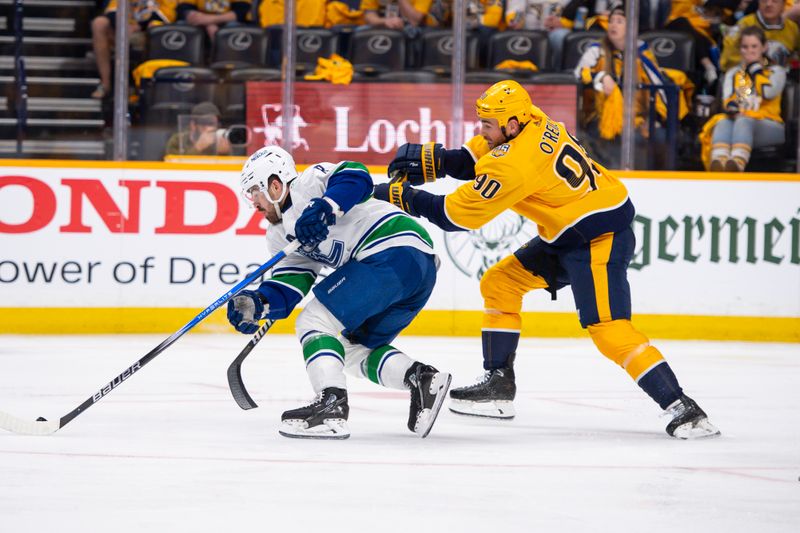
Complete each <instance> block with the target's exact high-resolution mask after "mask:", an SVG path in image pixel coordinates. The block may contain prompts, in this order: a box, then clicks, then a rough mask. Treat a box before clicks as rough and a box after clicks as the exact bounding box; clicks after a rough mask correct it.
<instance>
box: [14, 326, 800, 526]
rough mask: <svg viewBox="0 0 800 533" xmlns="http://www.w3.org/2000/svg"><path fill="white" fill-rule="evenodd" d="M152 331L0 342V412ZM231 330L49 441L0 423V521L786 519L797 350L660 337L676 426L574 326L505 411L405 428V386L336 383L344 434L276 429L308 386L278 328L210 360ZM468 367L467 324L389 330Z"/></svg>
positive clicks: (183, 351)
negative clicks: (680, 430) (499, 416)
mask: <svg viewBox="0 0 800 533" xmlns="http://www.w3.org/2000/svg"><path fill="white" fill-rule="evenodd" d="M164 337H165V336H86V337H81V336H71V337H63V336H53V337H33V336H30V337H24V336H21V337H17V336H3V337H0V410H4V411H7V412H10V413H11V414H13V415H15V416H18V417H26V418H29V419H31V420H33V419H35V418H36V417H38V416H45V417H47V418H48V419H50V420H53V419H56V418H58V417H60V416H63V415H64V414H66V413H67V412H69V411H70V410H71V409H73V408H75V407H76V406H77V405H79V404H80V403H81V402H82V401H83V400H84V399H86V398H87V397H89V396H91V395H92V394H93V393H94V392H95V391H96V390H97V389H99V388H100V387H101V386H102V385H103V384H104V383H106V382H107V381H109V380H110V379H111V378H112V377H114V376H116V375H117V374H118V373H119V372H121V371H122V370H123V369H124V368H126V367H128V366H129V365H130V364H132V363H133V362H134V361H136V360H137V359H138V358H139V357H141V356H142V355H144V354H145V353H147V352H148V351H149V350H150V349H151V348H153V347H154V346H156V345H157V344H158V343H159V342H160V341H161V340H163V338H164ZM247 339H248V337H245V336H240V335H233V334H231V335H199V334H191V333H190V334H188V335H187V336H186V337H184V338H183V339H181V340H180V341H178V343H176V344H175V345H174V346H172V347H171V348H169V349H168V350H167V351H166V352H164V353H163V354H161V355H160V356H158V357H157V358H156V359H155V360H154V361H153V362H152V363H150V364H149V365H148V366H146V367H145V368H143V369H142V370H141V371H140V372H139V373H137V374H136V375H134V376H133V377H132V378H131V379H130V380H129V381H126V382H125V383H123V384H122V385H121V386H120V387H119V388H118V389H116V390H114V391H113V392H112V393H111V394H110V395H109V396H107V397H106V398H104V399H103V400H102V401H101V402H100V403H99V404H98V405H95V406H94V407H92V408H91V409H89V410H88V411H86V412H84V413H83V414H81V415H80V416H78V417H77V418H76V419H75V420H73V421H72V422H71V423H70V424H68V425H67V426H65V427H64V428H63V429H61V430H60V431H58V432H57V433H56V434H54V435H51V436H46V437H27V436H19V435H14V434H10V433H6V432H0V532H2V533H12V532H13V533H21V532H37V533H38V532H61V531H87V532H94V531H113V532H114V533H118V532H143V531H147V532H149V533H158V532H162V531H169V532H176V531H187V532H217V531H225V532H229V533H234V532H236V533H238V532H244V531H263V532H288V531H292V532H294V531H296V532H325V533H327V532H339V531H342V532H344V531H347V532H370V533H372V532H375V533H378V532H389V531H391V532H395V531H397V532H404V533H406V532H414V531H437V532H450V531H452V532H459V533H461V532H498V533H508V532H534V531H537V532H538V531H542V532H572V531H575V532H586V531H600V532H605V531H608V532H612V531H613V532H615V533H623V532H634V531H635V532H654V531H658V532H660V531H664V532H666V531H670V532H680V533H684V532H693V531H698V532H700V531H702V532H708V531H720V532H726V533H727V532H759V533H760V532H770V533H771V532H784V531H785V532H798V531H800V480H799V479H798V476H800V423H799V422H800V414H798V409H799V408H800V405H798V404H799V403H800V402H798V400H799V399H800V346H798V345H789V344H756V343H710V342H708V343H701V342H658V346H659V347H660V348H661V349H662V352H664V353H665V355H666V356H667V359H668V360H669V361H670V363H671V364H672V367H673V368H674V370H675V372H676V374H677V376H678V378H679V380H680V381H681V384H682V385H683V387H684V388H685V390H686V391H687V393H688V394H689V395H691V396H692V397H694V398H695V399H696V400H697V401H698V402H699V404H700V405H701V406H702V407H703V408H704V409H705V410H706V412H707V413H708V414H709V417H710V419H711V421H712V422H713V423H715V424H716V425H717V426H718V427H719V428H720V429H721V430H722V433H723V436H722V437H721V438H718V439H712V440H706V441H691V442H685V441H676V440H674V439H670V438H669V437H667V435H666V434H665V433H664V426H665V425H666V420H665V419H660V418H659V414H660V409H659V408H658V407H657V406H656V405H655V404H654V403H653V402H652V401H651V400H649V399H648V398H647V397H646V396H645V395H644V393H643V392H641V390H640V389H639V388H638V387H637V386H636V385H635V384H634V383H633V382H632V381H631V380H630V379H629V378H628V377H627V375H626V374H625V373H624V372H623V371H622V370H620V369H618V368H617V367H615V366H614V365H613V364H612V363H610V362H609V361H607V360H606V359H604V358H603V357H602V356H601V355H599V354H598V353H597V352H596V351H595V349H594V347H593V345H592V344H591V341H589V340H588V339H575V340H541V339H526V340H523V342H522V344H521V346H520V350H519V356H518V360H517V365H516V368H517V374H518V378H517V383H518V386H519V393H518V396H517V401H516V409H517V417H516V419H514V420H513V421H510V422H502V421H487V420H479V419H474V418H467V417H461V416H458V415H455V414H452V413H450V412H445V411H444V410H443V412H442V413H441V416H440V418H439V420H438V421H437V423H436V426H435V427H434V428H433V431H432V432H431V434H430V436H429V437H428V438H427V439H425V440H422V439H419V438H418V437H416V436H415V435H413V434H412V433H410V432H409V431H408V430H407V429H406V426H405V424H406V418H407V410H408V401H407V393H404V392H400V391H392V390H387V389H382V388H380V387H378V386H377V385H374V384H372V383H369V382H367V381H366V380H357V379H350V382H349V390H350V409H351V414H350V429H351V431H352V437H351V438H350V439H349V440H346V441H338V442H332V441H298V440H293V439H287V438H284V437H281V436H279V435H278V432H277V428H278V423H279V420H280V414H281V412H282V411H283V410H285V409H288V408H293V407H297V406H299V405H300V404H301V403H305V402H306V401H307V400H309V399H310V398H311V396H312V394H311V390H310V386H309V385H308V382H307V379H306V375H305V370H304V368H303V364H302V360H301V359H302V358H301V355H300V353H299V349H298V346H297V343H296V340H295V339H294V338H293V337H290V336H278V335H268V336H267V337H266V338H265V339H264V340H263V341H262V342H261V344H260V345H259V346H258V347H257V348H256V350H255V351H254V352H253V353H252V354H251V356H250V359H248V360H247V361H246V362H245V365H244V376H245V382H246V384H247V385H248V388H249V390H250V392H251V394H252V395H253V397H254V399H255V400H256V402H258V403H259V405H260V407H259V408H258V409H254V410H251V411H242V410H240V409H239V408H238V407H237V406H236V404H235V403H234V402H233V399H232V398H231V397H230V394H229V392H228V390H227V385H226V381H225V370H226V368H227V366H228V364H229V363H230V361H231V360H232V359H233V358H234V356H235V355H236V354H237V353H238V352H239V350H240V349H241V348H242V347H243V346H244V345H245V344H246V342H247ZM396 345H397V346H398V347H400V348H402V349H404V350H405V351H407V352H408V353H409V354H410V355H411V356H412V357H416V358H418V359H420V360H423V361H425V362H428V363H431V364H434V365H436V366H437V367H439V368H440V369H443V370H444V369H446V370H449V371H451V372H452V373H453V375H454V379H453V385H454V386H459V385H464V384H467V383H470V382H472V381H473V378H474V377H475V376H477V375H478V374H480V373H481V370H480V361H481V358H480V340H479V339H478V338H477V337H476V338H402V337H401V338H400V339H398V341H397V342H396Z"/></svg>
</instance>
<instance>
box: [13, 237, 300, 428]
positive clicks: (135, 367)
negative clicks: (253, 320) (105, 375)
mask: <svg viewBox="0 0 800 533" xmlns="http://www.w3.org/2000/svg"><path fill="white" fill-rule="evenodd" d="M299 247H300V242H299V241H292V242H291V243H289V244H288V245H287V246H286V247H284V248H283V250H281V251H280V252H278V253H277V254H275V255H274V256H273V257H272V258H271V259H270V260H269V261H267V262H266V263H264V264H263V265H261V266H260V267H258V269H257V270H256V271H255V272H253V273H252V274H250V275H249V276H248V277H247V278H245V279H244V280H242V281H240V282H239V283H238V284H237V285H236V286H235V287H233V288H232V289H231V290H229V291H228V292H226V293H225V294H223V295H222V296H220V297H219V298H218V299H217V300H216V301H215V302H214V303H212V304H211V305H209V306H208V307H206V308H205V309H203V310H202V311H201V312H200V314H198V315H197V316H196V317H194V318H193V319H192V320H191V321H189V323H187V324H186V325H185V326H183V327H182V328H181V329H180V330H178V331H176V332H175V333H173V334H172V335H171V336H170V337H169V338H167V339H166V340H165V341H164V342H162V343H161V344H159V345H158V346H156V347H155V348H153V349H152V350H150V352H148V353H147V355H145V356H144V357H142V358H141V359H139V360H138V361H136V362H135V363H133V364H132V365H131V366H129V367H128V368H126V369H125V370H124V371H123V372H122V374H120V375H118V376H117V377H115V378H114V379H112V380H111V381H110V382H108V383H107V384H106V385H105V386H104V387H103V388H101V389H100V390H99V391H97V392H95V393H94V394H93V395H92V396H91V397H89V398H87V399H86V400H85V401H84V402H83V403H82V404H80V405H79V406H78V407H76V408H75V409H73V410H72V411H70V412H69V413H67V414H66V415H64V416H62V417H61V418H60V419H59V420H58V421H48V420H46V419H45V418H42V417H39V418H37V419H36V420H35V421H34V422H29V421H27V420H22V419H21V418H17V417H15V416H11V415H10V414H8V413H5V412H3V411H0V428H1V429H5V430H7V431H13V432H14V433H22V434H25V435H49V434H51V433H55V432H56V431H58V430H59V429H61V428H63V427H64V426H66V425H67V424H69V423H70V422H71V421H72V420H73V419H75V417H77V416H78V415H79V414H81V413H82V412H84V411H85V410H86V409H88V408H90V407H91V406H93V405H94V404H96V403H97V402H99V401H100V400H102V399H103V398H104V397H105V396H107V395H108V394H110V393H111V391H113V390H114V389H116V388H117V387H119V386H120V385H121V384H122V382H123V381H125V380H126V379H130V377H131V376H133V374H135V373H136V372H138V371H139V370H141V369H142V367H143V366H144V365H146V364H147V363H149V362H150V361H152V360H153V359H155V358H156V356H157V355H159V354H160V353H161V352H163V351H164V350H166V349H167V348H169V347H170V346H172V344H173V343H174V342H175V341H177V340H178V339H180V338H181V337H182V336H183V334H184V333H186V332H187V331H189V330H190V329H192V328H193V327H195V326H196V325H197V324H199V323H200V322H201V321H202V320H203V319H205V318H206V317H207V316H208V315H210V314H211V313H212V312H213V311H214V310H215V309H217V308H219V307H220V306H221V305H223V304H224V303H225V302H227V301H228V300H230V299H231V298H233V296H234V295H235V294H236V293H238V292H239V291H240V290H242V289H243V288H245V287H247V286H248V285H250V284H251V283H252V282H254V281H255V280H256V279H258V278H259V277H261V275H262V274H263V273H264V272H266V271H267V270H269V269H270V268H272V267H273V266H275V265H276V264H278V263H279V262H280V261H282V260H283V259H284V258H285V257H286V256H287V255H289V254H290V253H292V252H294V251H295V250H297V249H298V248H299Z"/></svg>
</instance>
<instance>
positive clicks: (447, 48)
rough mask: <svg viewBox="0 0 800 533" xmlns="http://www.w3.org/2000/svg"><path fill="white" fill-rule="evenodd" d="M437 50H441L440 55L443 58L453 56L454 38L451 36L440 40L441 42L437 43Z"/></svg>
mask: <svg viewBox="0 0 800 533" xmlns="http://www.w3.org/2000/svg"><path fill="white" fill-rule="evenodd" d="M436 49H437V50H439V53H440V54H442V55H443V56H451V55H453V36H452V35H450V36H448V37H444V38H442V39H439V42H437V43H436Z"/></svg>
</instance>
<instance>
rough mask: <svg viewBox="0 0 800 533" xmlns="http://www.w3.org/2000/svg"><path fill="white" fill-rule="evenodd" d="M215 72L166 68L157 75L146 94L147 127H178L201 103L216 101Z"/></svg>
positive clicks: (190, 68) (199, 69) (197, 68)
mask: <svg viewBox="0 0 800 533" xmlns="http://www.w3.org/2000/svg"><path fill="white" fill-rule="evenodd" d="M217 81H218V80H217V76H216V74H214V71H212V70H210V69H207V68H200V67H167V68H162V69H159V70H157V71H156V73H155V75H154V76H153V78H152V80H151V81H150V82H149V83H148V85H147V86H146V88H145V92H144V101H145V121H146V122H147V124H173V125H174V124H175V118H176V117H177V116H178V115H180V114H182V113H189V111H191V109H192V107H193V106H194V105H195V104H197V103H199V102H206V101H211V100H213V97H214V86H215V84H216V83H217Z"/></svg>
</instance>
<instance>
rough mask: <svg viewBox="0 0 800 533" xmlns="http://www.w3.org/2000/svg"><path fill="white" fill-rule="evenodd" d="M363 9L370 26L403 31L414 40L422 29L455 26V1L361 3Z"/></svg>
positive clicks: (381, 0) (369, 0)
mask: <svg viewBox="0 0 800 533" xmlns="http://www.w3.org/2000/svg"><path fill="white" fill-rule="evenodd" d="M361 7H362V8H363V9H364V19H365V20H366V22H367V24H368V25H370V26H378V27H385V28H389V29H393V30H403V31H404V32H405V33H406V36H407V37H409V38H412V39H413V38H415V37H417V36H419V33H420V28H421V27H422V26H428V27H448V26H450V24H451V23H452V21H451V19H452V0H386V1H385V2H384V0H362V2H361Z"/></svg>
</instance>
